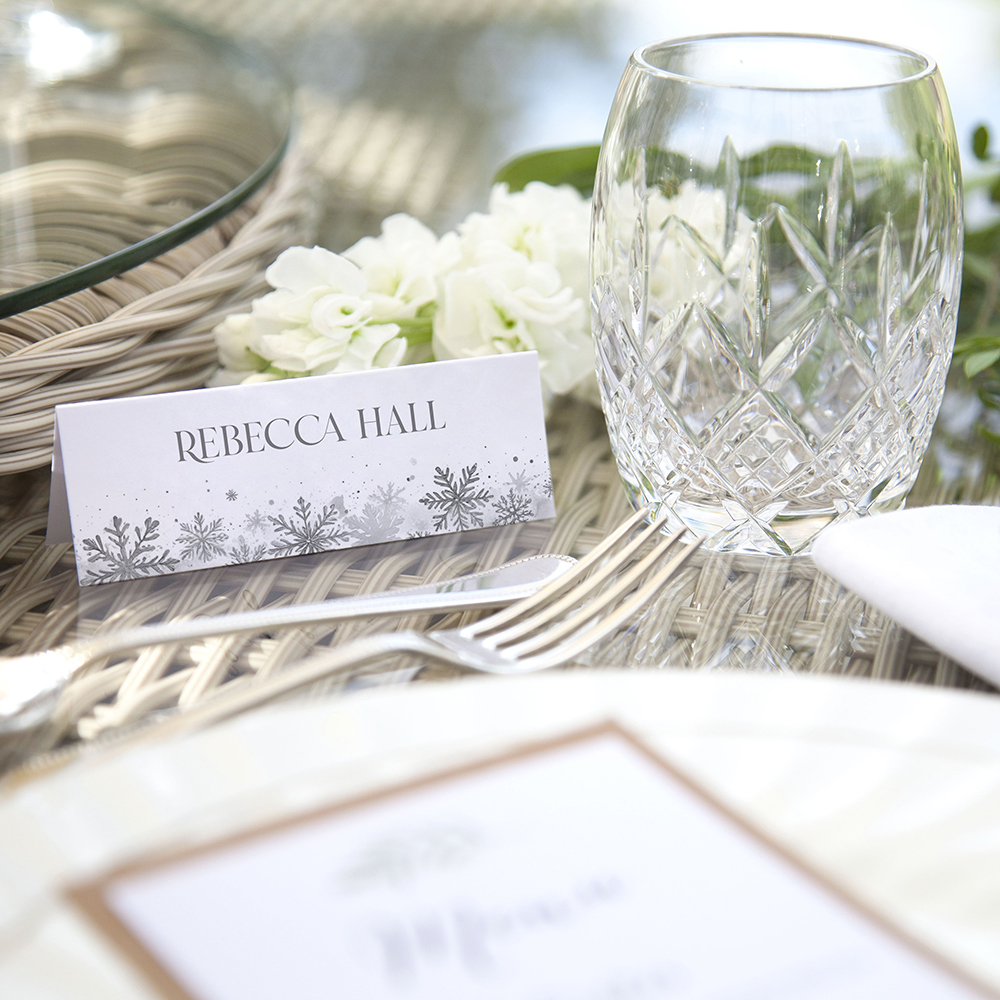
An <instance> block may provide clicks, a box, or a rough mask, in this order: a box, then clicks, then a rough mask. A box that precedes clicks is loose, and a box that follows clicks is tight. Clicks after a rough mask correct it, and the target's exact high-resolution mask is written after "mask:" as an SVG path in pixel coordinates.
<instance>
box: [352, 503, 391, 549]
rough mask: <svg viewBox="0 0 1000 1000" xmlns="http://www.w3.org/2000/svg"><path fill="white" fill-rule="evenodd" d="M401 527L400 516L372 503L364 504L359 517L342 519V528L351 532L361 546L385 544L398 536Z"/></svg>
mask: <svg viewBox="0 0 1000 1000" xmlns="http://www.w3.org/2000/svg"><path fill="white" fill-rule="evenodd" d="M402 526H403V516H402V514H399V513H397V512H396V511H395V510H393V509H392V508H386V507H379V506H378V505H377V504H374V503H366V504H365V506H364V509H363V510H362V512H361V515H360V517H359V516H358V515H356V514H350V515H348V516H347V517H345V518H344V527H345V528H347V529H348V531H350V532H351V534H352V535H353V536H354V540H355V541H356V542H360V543H361V544H362V545H372V544H374V543H375V542H387V541H389V539H390V538H395V537H396V536H397V535H398V534H399V529H400V528H401V527H402Z"/></svg>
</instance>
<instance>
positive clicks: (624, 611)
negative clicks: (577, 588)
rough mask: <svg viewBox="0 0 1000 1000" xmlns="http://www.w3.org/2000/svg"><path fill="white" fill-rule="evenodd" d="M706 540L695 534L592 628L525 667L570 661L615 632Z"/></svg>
mask: <svg viewBox="0 0 1000 1000" xmlns="http://www.w3.org/2000/svg"><path fill="white" fill-rule="evenodd" d="M703 541H704V539H702V538H696V539H695V540H694V541H693V542H691V543H690V544H689V545H688V546H687V547H686V548H684V549H683V550H682V551H681V552H679V553H677V555H676V556H674V558H673V559H671V560H670V562H668V563H667V565H666V566H664V567H663V568H662V569H661V570H660V571H659V572H658V573H656V574H655V575H654V576H653V577H652V578H651V579H650V580H649V581H648V582H647V583H646V584H644V585H643V586H642V587H640V588H639V590H637V591H636V592H635V593H634V594H633V595H632V596H631V597H630V598H629V599H628V600H627V601H623V602H622V603H621V604H620V605H619V606H618V607H617V608H616V609H615V610H614V611H613V612H612V613H611V614H610V615H607V616H606V617H604V618H601V619H600V621H598V622H597V623H596V624H595V625H594V627H593V628H589V629H584V630H582V631H581V632H580V633H579V634H578V635H576V636H574V637H573V638H571V639H569V640H567V641H566V642H564V643H562V645H560V646H557V647H556V648H555V649H552V650H550V651H549V652H548V653H544V652H543V653H539V654H537V655H535V656H533V657H530V658H528V659H526V660H523V661H521V662H522V663H523V664H524V667H525V670H532V671H534V670H544V669H545V668H547V667H554V666H558V665H559V664H560V663H567V662H568V661H569V660H572V659H573V657H574V656H576V655H577V654H578V653H582V652H583V651H584V650H585V649H587V648H588V647H589V646H592V645H594V643H596V642H600V640H601V639H603V638H604V637H605V636H606V635H608V634H610V633H611V632H613V631H614V630H615V629H616V628H618V626H619V625H621V624H622V623H624V622H626V621H628V619H629V618H630V617H631V616H632V615H633V614H635V613H636V612H637V611H639V610H640V609H641V608H642V607H643V606H644V605H645V604H646V603H647V602H648V601H650V600H652V598H653V597H655V596H656V594H657V592H658V591H659V590H660V589H662V587H663V586H664V585H665V584H666V583H667V581H668V580H669V579H670V578H671V577H672V576H674V575H676V573H677V571H678V570H679V569H681V568H682V567H683V566H684V564H685V563H686V562H687V561H688V560H689V559H690V558H691V556H693V555H694V553H695V552H696V551H697V550H698V548H699V547H700V545H701V543H702V542H703ZM516 663H517V661H516V660H515V661H513V664H516ZM513 664H512V666H513ZM516 672H517V670H516V667H515V668H514V669H513V670H511V673H516Z"/></svg>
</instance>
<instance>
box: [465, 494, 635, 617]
mask: <svg viewBox="0 0 1000 1000" xmlns="http://www.w3.org/2000/svg"><path fill="white" fill-rule="evenodd" d="M651 510H652V508H651V507H642V508H641V509H640V510H637V511H636V512H635V514H633V515H632V517H630V518H629V519H628V520H627V521H625V522H624V523H623V524H621V525H619V526H618V527H617V528H616V529H615V530H614V531H612V532H611V534H610V535H608V536H607V537H606V538H605V539H604V540H603V541H602V542H601V543H600V544H599V545H597V546H595V547H594V548H592V549H591V550H590V551H589V552H588V553H587V554H586V555H585V556H583V557H582V558H581V559H580V560H579V561H578V562H577V564H576V565H575V566H574V567H573V568H572V569H571V570H570V571H569V572H568V573H564V574H563V575H562V576H561V577H559V578H558V579H556V580H553V581H552V582H551V583H550V584H549V585H548V586H546V587H543V588H542V589H541V590H540V591H538V593H537V594H535V595H534V597H531V598H526V599H525V600H524V601H518V602H517V603H516V604H512V605H511V606H510V607H509V608H505V609H504V610H502V611H498V612H497V613H496V614H494V615H490V616H489V617H488V618H484V619H483V620H482V621H479V622H473V623H472V624H471V625H467V626H466V628H465V634H466V635H468V636H473V635H479V634H480V633H481V632H484V631H490V630H492V629H494V628H499V627H500V626H501V625H506V624H507V622H510V621H513V620H515V619H518V618H522V617H523V616H524V614H525V612H526V611H530V610H531V609H532V608H534V607H537V606H539V605H542V604H544V603H545V602H546V601H548V600H551V599H552V598H553V597H556V596H558V595H559V594H561V593H562V592H563V591H564V590H566V589H567V588H569V587H570V586H572V585H573V584H574V582H575V581H576V580H578V579H579V578H580V577H581V576H582V575H583V574H585V573H586V572H587V571H588V570H589V569H590V567H591V566H593V565H594V563H596V562H598V561H599V560H601V559H602V558H604V556H605V554H606V553H607V552H608V551H609V550H610V549H612V548H614V546H615V545H617V544H618V542H619V541H620V540H621V539H622V538H623V537H624V536H625V535H627V534H628V533H629V532H630V531H631V530H632V529H633V528H635V526H636V525H638V524H640V523H642V521H643V520H645V518H647V517H648V516H649V514H650V512H651ZM646 535H648V530H647V531H646V532H644V534H643V537H646Z"/></svg>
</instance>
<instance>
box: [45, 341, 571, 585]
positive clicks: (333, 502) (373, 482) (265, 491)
mask: <svg viewBox="0 0 1000 1000" xmlns="http://www.w3.org/2000/svg"><path fill="white" fill-rule="evenodd" d="M554 513H555V507H554V505H553V502H552V477H551V474H550V472H549V461H548V449H547V446H546V440H545V421H544V414H543V409H542V396H541V382H540V379H539V375H538V357H537V355H536V354H535V353H534V352H525V353H517V354H505V355H494V356H491V357H486V358H473V359H469V360H458V361H439V362H433V363H430V364H422V365H406V366H401V367H398V368H385V369H374V370H371V371H363V372H350V373H342V374H337V375H322V376H317V377H313V378H300V379H288V380H284V381H279V382H267V383H262V384H257V385H240V386H228V387H224V388H217V389H197V390H193V391H188V392H174V393H165V394H161V395H155V396H136V397H131V398H126V399H111V400H102V401H98V402H87V403H71V404H68V405H64V406H58V407H56V429H55V447H54V452H53V460H52V496H51V502H50V520H49V532H48V535H47V540H48V541H49V542H50V543H54V542H59V541H69V539H70V534H71V535H72V540H73V544H74V549H75V552H76V562H77V571H78V574H79V579H80V583H81V584H93V583H105V582H114V581H118V580H130V579H135V578H137V577H142V576H153V575H161V574H166V573H178V572H182V571H185V570H192V569H201V568H204V567H209V566H225V565H231V564H235V563H247V562H256V561H258V560H261V559H274V558H279V557H282V556H294V555H305V554H309V553H313V552H324V551H328V550H331V549H341V548H348V547H351V546H356V545H370V544H372V543H375V542H385V541H390V540H392V539H400V538H414V537H419V536H423V535H435V534H443V533H447V532H452V531H463V530H466V529H469V528H482V527H488V526H491V525H505V524H515V523H518V522H522V521H530V520H534V519H536V518H545V517H552V516H553V515H554Z"/></svg>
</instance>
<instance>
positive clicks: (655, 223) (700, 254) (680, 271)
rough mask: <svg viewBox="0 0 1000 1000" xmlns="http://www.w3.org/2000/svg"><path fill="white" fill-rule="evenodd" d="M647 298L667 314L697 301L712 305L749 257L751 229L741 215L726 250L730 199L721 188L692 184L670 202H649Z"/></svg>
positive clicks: (652, 198) (653, 198) (663, 199)
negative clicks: (649, 295) (730, 278)
mask: <svg viewBox="0 0 1000 1000" xmlns="http://www.w3.org/2000/svg"><path fill="white" fill-rule="evenodd" d="M646 219H647V228H648V232H649V254H650V269H649V292H650V294H651V295H652V296H653V297H654V298H656V299H657V300H658V301H659V303H660V305H661V306H662V307H663V308H665V309H674V308H677V307H679V306H682V305H685V304H686V303H689V302H694V301H696V300H698V301H701V302H704V303H707V304H711V303H712V302H713V300H714V299H715V298H716V296H717V294H718V292H719V290H720V289H721V288H722V286H723V283H724V282H725V280H726V278H727V277H732V276H734V275H735V274H736V273H737V271H738V268H739V267H740V265H741V263H742V260H743V257H744V255H745V253H746V249H747V243H748V241H749V238H750V230H751V227H752V223H751V221H750V218H749V217H748V216H747V215H746V213H744V212H743V211H742V210H739V211H737V214H736V224H735V231H734V233H733V239H732V243H731V245H730V246H729V248H728V250H727V249H726V245H725V244H726V239H725V237H726V199H725V195H724V194H723V192H722V191H720V190H719V189H718V188H711V187H702V186H699V184H698V183H697V182H696V181H694V180H691V179H689V180H686V181H684V183H683V184H681V186H680V189H679V190H678V192H677V194H676V195H674V197H672V198H666V197H664V196H663V195H662V194H660V193H659V192H658V191H657V192H653V193H652V194H651V195H650V196H649V198H648V200H647V208H646Z"/></svg>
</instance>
